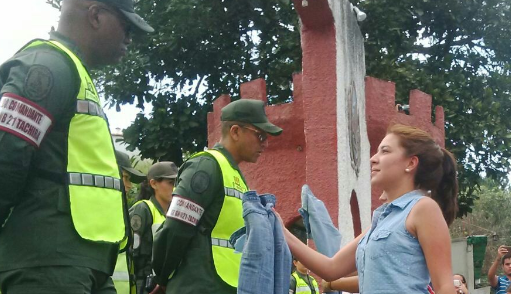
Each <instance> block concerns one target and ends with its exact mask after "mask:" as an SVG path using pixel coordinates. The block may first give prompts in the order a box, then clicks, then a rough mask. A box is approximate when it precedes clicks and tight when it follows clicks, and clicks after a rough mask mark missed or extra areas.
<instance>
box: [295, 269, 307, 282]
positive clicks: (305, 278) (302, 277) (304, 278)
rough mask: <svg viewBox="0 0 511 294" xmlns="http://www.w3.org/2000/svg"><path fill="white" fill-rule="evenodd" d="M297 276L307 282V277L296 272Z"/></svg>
mask: <svg viewBox="0 0 511 294" xmlns="http://www.w3.org/2000/svg"><path fill="white" fill-rule="evenodd" d="M295 272H296V274H297V275H298V276H299V277H300V278H301V279H302V280H304V281H307V275H306V274H305V275H304V274H302V273H301V272H299V271H297V270H295Z"/></svg>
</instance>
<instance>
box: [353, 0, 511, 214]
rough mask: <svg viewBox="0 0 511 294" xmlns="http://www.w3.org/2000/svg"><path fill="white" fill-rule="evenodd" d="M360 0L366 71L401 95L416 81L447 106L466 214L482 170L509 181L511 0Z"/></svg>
mask: <svg viewBox="0 0 511 294" xmlns="http://www.w3.org/2000/svg"><path fill="white" fill-rule="evenodd" d="M358 2H359V3H358V4H359V5H360V7H361V8H362V9H363V10H364V11H365V12H366V13H367V15H368V18H367V20H366V21H364V22H363V23H362V24H361V25H362V31H363V33H364V35H365V37H366V46H365V49H366V65H367V74H368V75H370V76H374V77H378V78H383V79H388V80H391V81H394V82H396V91H397V94H396V95H397V97H398V102H401V103H403V102H405V101H403V100H405V99H404V98H405V97H408V94H407V93H408V92H409V91H410V90H411V89H414V88H419V89H421V90H422V91H424V92H426V93H430V94H431V95H432V96H433V103H434V104H436V105H442V106H443V107H444V109H445V113H446V147H447V148H448V149H449V150H451V151H452V152H453V153H454V154H455V155H456V157H457V160H458V163H459V167H460V174H459V175H460V176H459V179H460V189H461V197H460V207H461V211H460V215H462V214H466V213H467V212H468V211H470V207H471V206H472V205H473V201H474V198H476V194H475V193H474V192H476V191H477V189H478V187H479V182H480V179H481V175H485V176H486V177H489V178H492V179H496V180H497V181H498V183H499V184H500V185H502V186H505V185H506V184H507V175H508V173H509V171H510V169H509V168H510V162H509V158H510V155H511V154H510V152H511V149H510V148H509V146H510V143H511V136H510V135H509V133H510V130H511V120H510V119H509V117H510V115H511V100H510V98H511V97H510V87H511V76H510V63H509V61H510V57H511V51H510V50H509V48H510V45H511V41H510V39H509V35H510V33H511V25H510V23H509V19H510V17H511V11H510V4H511V1H509V0H488V1H487V0H461V1H459V0H445V1H431V0H404V1H391V0H366V1H358Z"/></svg>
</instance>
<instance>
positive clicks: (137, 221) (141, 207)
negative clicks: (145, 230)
mask: <svg viewBox="0 0 511 294" xmlns="http://www.w3.org/2000/svg"><path fill="white" fill-rule="evenodd" d="M129 214H130V222H131V228H132V229H133V230H134V231H138V230H139V229H140V227H142V226H146V225H147V224H150V223H152V218H153V216H152V214H151V210H150V209H149V206H147V204H146V203H144V202H143V201H139V202H137V203H135V204H133V206H132V207H131V208H130V209H129Z"/></svg>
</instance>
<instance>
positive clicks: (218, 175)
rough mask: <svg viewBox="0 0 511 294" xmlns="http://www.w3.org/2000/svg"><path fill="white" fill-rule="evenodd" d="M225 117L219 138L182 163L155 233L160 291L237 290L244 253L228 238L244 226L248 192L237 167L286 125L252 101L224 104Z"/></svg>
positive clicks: (215, 293) (219, 293)
mask: <svg viewBox="0 0 511 294" xmlns="http://www.w3.org/2000/svg"><path fill="white" fill-rule="evenodd" d="M221 120H222V138H221V140H220V142H219V143H217V144H216V145H215V146H214V147H213V149H210V150H208V151H204V152H199V153H198V154H195V155H194V156H192V158H191V159H189V160H187V161H186V162H185V163H184V164H183V165H182V166H181V168H180V170H179V174H178V178H177V183H176V189H175V191H174V196H173V198H172V202H171V204H170V207H169V210H168V212H167V217H166V220H165V222H164V224H163V226H162V229H161V230H160V231H158V232H156V235H155V241H154V247H153V269H154V271H155V273H156V276H157V277H156V281H157V283H158V289H160V290H162V291H161V292H166V293H172V294H178V293H179V294H191V293H209V294H231V293H232V294H235V293H236V289H237V286H238V273H239V266H240V260H241V255H240V254H235V253H234V249H233V248H232V246H231V245H230V244H229V242H228V239H229V237H230V235H231V234H232V233H233V232H234V231H236V230H238V229H239V228H241V227H243V226H244V222H243V216H242V212H243V209H242V203H241V195H242V194H243V193H244V192H245V191H247V190H248V187H247V184H246V182H245V179H244V177H243V174H242V173H241V171H240V169H239V167H238V165H239V164H240V163H241V162H250V163H255V162H256V161H257V160H258V158H259V156H261V154H262V152H263V151H264V149H265V148H266V147H267V144H268V143H267V138H268V135H272V136H277V135H280V133H281V132H282V129H281V128H279V127H277V126H275V125H274V124H272V123H271V122H269V121H268V118H267V116H266V113H265V111H264V103H263V102H262V101H258V100H252V99H240V100H237V101H235V102H231V103H230V104H228V105H227V106H225V107H224V108H223V109H222V115H221ZM169 278H170V279H169Z"/></svg>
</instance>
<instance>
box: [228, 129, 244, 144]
mask: <svg viewBox="0 0 511 294" xmlns="http://www.w3.org/2000/svg"><path fill="white" fill-rule="evenodd" d="M240 131H241V128H240V126H238V125H232V126H231V129H230V130H229V134H230V135H231V138H232V140H233V141H235V142H236V141H238V140H239V139H240Z"/></svg>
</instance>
